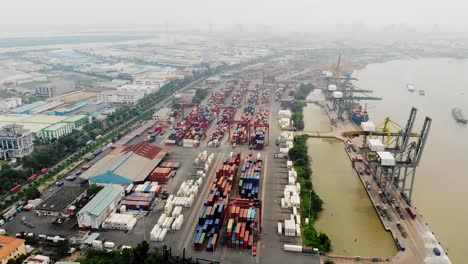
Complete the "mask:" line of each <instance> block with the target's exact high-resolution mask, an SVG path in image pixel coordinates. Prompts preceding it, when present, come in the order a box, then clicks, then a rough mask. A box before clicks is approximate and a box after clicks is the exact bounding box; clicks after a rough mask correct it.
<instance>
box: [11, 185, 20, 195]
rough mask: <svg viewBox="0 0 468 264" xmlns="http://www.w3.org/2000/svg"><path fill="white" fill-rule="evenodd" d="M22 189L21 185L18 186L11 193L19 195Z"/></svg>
mask: <svg viewBox="0 0 468 264" xmlns="http://www.w3.org/2000/svg"><path fill="white" fill-rule="evenodd" d="M21 188H22V186H21V184H18V185H16V186H15V187H13V188H11V190H10V192H11V193H17V192H18V191H19V190H21Z"/></svg>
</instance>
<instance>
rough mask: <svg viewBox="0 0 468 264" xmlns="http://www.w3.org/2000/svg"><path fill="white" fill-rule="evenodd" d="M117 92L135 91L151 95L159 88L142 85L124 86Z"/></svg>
mask: <svg viewBox="0 0 468 264" xmlns="http://www.w3.org/2000/svg"><path fill="white" fill-rule="evenodd" d="M117 90H119V91H135V92H140V91H142V92H144V93H145V94H151V93H154V92H156V91H157V90H159V86H153V85H143V84H141V85H140V84H125V85H122V86H120V87H118V88H117Z"/></svg>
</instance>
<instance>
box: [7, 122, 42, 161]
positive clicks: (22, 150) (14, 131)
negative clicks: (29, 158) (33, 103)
mask: <svg viewBox="0 0 468 264" xmlns="http://www.w3.org/2000/svg"><path fill="white" fill-rule="evenodd" d="M33 150H34V143H33V138H32V135H31V132H30V131H29V130H28V129H24V127H23V126H22V125H17V124H9V125H5V126H3V127H2V128H1V129H0V159H2V160H7V159H12V158H21V157H23V156H25V155H28V154H30V153H31V152H32V151H33Z"/></svg>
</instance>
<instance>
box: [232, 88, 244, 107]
mask: <svg viewBox="0 0 468 264" xmlns="http://www.w3.org/2000/svg"><path fill="white" fill-rule="evenodd" d="M243 98H244V93H243V91H242V90H239V91H235V92H234V94H233V95H232V100H231V105H232V106H234V107H240V105H241V104H242V99H243Z"/></svg>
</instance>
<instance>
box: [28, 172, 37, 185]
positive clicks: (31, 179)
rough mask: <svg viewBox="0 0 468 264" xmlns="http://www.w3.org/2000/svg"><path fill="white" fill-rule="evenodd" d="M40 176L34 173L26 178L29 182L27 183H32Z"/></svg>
mask: <svg viewBox="0 0 468 264" xmlns="http://www.w3.org/2000/svg"><path fill="white" fill-rule="evenodd" d="M38 177H39V175H37V174H33V175H32V176H31V177H29V178H28V179H27V180H26V182H27V183H31V182H33V181H35V180H37V178H38Z"/></svg>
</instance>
